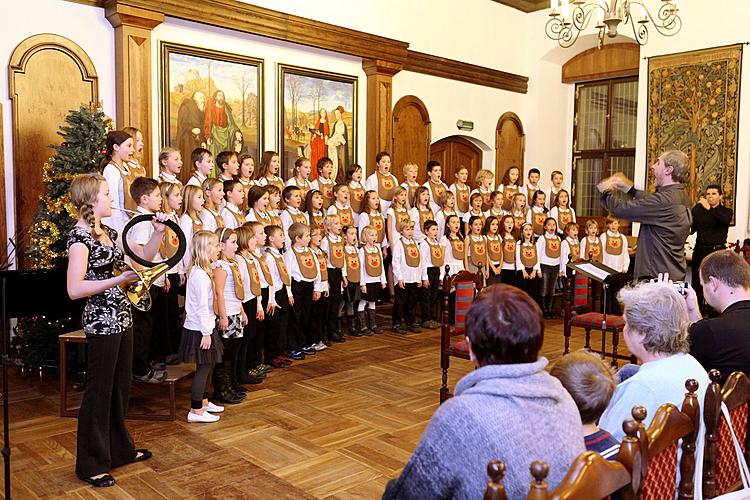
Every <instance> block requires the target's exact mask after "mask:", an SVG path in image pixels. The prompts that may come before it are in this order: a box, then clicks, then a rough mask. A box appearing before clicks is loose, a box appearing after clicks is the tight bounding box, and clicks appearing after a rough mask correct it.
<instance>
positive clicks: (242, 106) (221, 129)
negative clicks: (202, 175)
mask: <svg viewBox="0 0 750 500" xmlns="http://www.w3.org/2000/svg"><path fill="white" fill-rule="evenodd" d="M160 56H161V57H160V68H159V73H160V96H159V99H160V105H161V123H160V130H161V145H162V147H164V146H171V147H173V148H176V149H178V150H179V151H180V153H181V155H182V162H183V167H182V172H181V173H180V178H181V180H182V181H183V182H186V181H187V180H188V179H189V178H190V175H191V171H192V165H191V164H190V154H191V152H192V151H193V150H194V149H195V148H199V147H203V148H206V149H208V150H209V151H210V152H211V154H212V155H213V157H214V159H215V158H216V155H218V154H219V153H220V152H222V151H234V152H235V153H237V154H238V155H241V154H249V155H252V156H253V158H255V160H256V163H257V161H258V156H259V155H260V154H261V153H262V152H263V60H262V59H257V58H253V57H248V56H244V55H238V54H230V53H227V52H219V51H216V50H209V49H203V48H198V47H190V46H187V45H179V44H176V43H170V42H161V44H160ZM215 168H216V169H218V165H216V166H215Z"/></svg>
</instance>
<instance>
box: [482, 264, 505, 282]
mask: <svg viewBox="0 0 750 500" xmlns="http://www.w3.org/2000/svg"><path fill="white" fill-rule="evenodd" d="M487 268H488V276H487V284H486V285H485V286H490V285H495V284H497V283H500V282H501V281H502V274H501V273H495V271H493V270H492V267H490V266H487Z"/></svg>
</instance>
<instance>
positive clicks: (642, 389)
mask: <svg viewBox="0 0 750 500" xmlns="http://www.w3.org/2000/svg"><path fill="white" fill-rule="evenodd" d="M619 299H620V302H621V303H622V306H623V309H624V313H623V316H624V318H625V329H624V331H623V336H624V337H625V343H626V345H627V346H628V349H629V350H630V352H631V353H633V354H634V355H635V356H637V357H638V359H639V360H640V361H641V363H642V366H640V368H639V369H638V371H637V372H636V373H635V374H634V375H633V376H632V377H630V378H628V379H627V380H625V381H623V382H621V383H620V384H619V385H618V386H617V388H616V389H615V393H614V395H613V396H612V401H611V402H610V404H609V407H608V408H607V409H606V410H605V412H604V414H603V415H602V418H601V419H600V420H599V427H601V428H602V429H606V430H608V431H609V432H610V433H611V434H612V435H613V436H614V437H615V439H617V440H618V441H622V438H623V436H624V433H623V430H622V422H623V420H625V419H628V418H631V410H632V408H633V406H635V405H641V406H643V407H645V408H646V411H647V413H648V414H647V416H646V419H645V420H644V422H643V423H644V425H645V426H646V427H648V425H649V424H650V423H651V419H652V418H653V417H654V414H655V413H656V409H657V408H659V406H661V405H662V404H664V403H672V404H674V405H675V406H677V407H678V408H680V407H681V406H682V401H683V399H684V398H685V381H686V380H687V379H689V378H693V379H695V380H697V381H698V384H699V387H698V391H697V392H696V394H697V395H698V400H699V401H703V396H704V394H705V392H706V388H707V387H708V384H709V379H708V373H706V370H705V369H704V368H703V367H702V366H701V364H700V363H698V361H697V360H696V359H695V358H694V357H693V356H691V355H690V354H688V353H687V352H688V341H687V329H688V326H689V325H690V322H689V320H688V314H687V306H686V305H685V299H684V298H683V297H682V296H681V295H680V294H679V292H677V291H676V290H675V287H674V286H673V285H671V284H669V283H657V282H642V283H639V284H638V285H635V286H633V287H627V288H623V289H622V290H620V294H619ZM703 433H704V430H703V426H702V425H701V433H700V435H699V436H698V440H697V443H699V450H698V452H699V453H698V455H697V456H698V457H701V456H702V446H701V444H702V443H703Z"/></svg>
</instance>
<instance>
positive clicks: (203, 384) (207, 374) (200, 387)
mask: <svg viewBox="0 0 750 500" xmlns="http://www.w3.org/2000/svg"><path fill="white" fill-rule="evenodd" d="M214 366H216V363H209V364H205V365H196V367H195V375H194V376H193V385H192V388H191V389H190V400H191V401H190V408H192V409H193V410H200V409H201V408H203V400H204V399H206V398H208V386H209V384H210V383H211V372H213V371H214Z"/></svg>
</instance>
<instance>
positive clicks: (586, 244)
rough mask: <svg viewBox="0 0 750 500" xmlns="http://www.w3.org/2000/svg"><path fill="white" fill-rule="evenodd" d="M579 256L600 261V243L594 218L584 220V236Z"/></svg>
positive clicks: (597, 225) (597, 226)
mask: <svg viewBox="0 0 750 500" xmlns="http://www.w3.org/2000/svg"><path fill="white" fill-rule="evenodd" d="M581 258H582V259H583V260H590V261H592V262H601V261H602V243H601V241H599V224H597V222H596V221H595V220H594V219H589V220H587V221H586V236H585V237H584V238H583V239H582V240H581Z"/></svg>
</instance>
